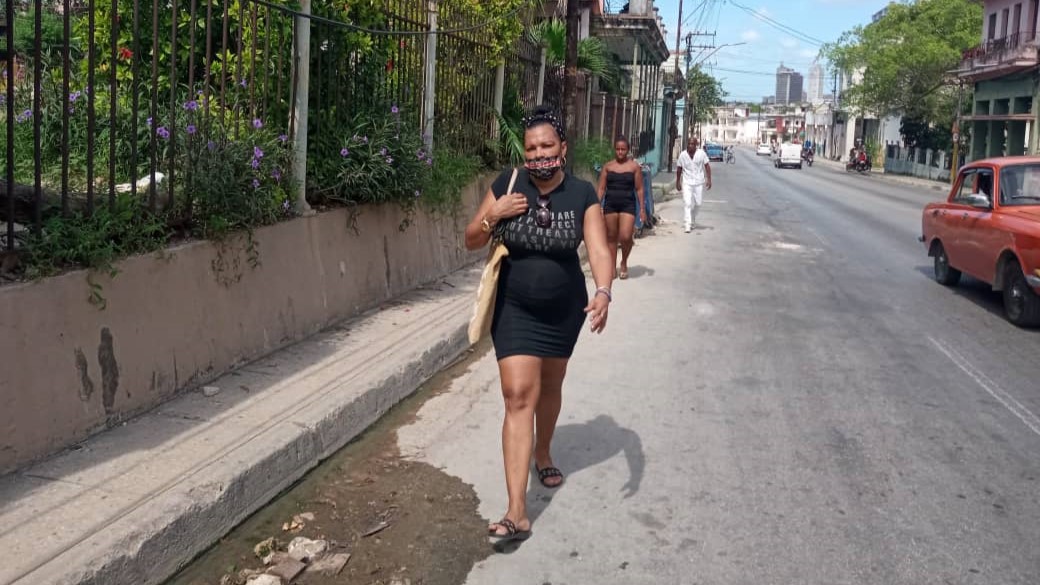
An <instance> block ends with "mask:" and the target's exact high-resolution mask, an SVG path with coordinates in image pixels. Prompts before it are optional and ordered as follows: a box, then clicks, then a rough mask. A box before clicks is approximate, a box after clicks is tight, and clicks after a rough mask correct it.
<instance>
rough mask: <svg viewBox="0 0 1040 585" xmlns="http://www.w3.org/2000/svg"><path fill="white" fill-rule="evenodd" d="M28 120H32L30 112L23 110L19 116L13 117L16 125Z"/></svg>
mask: <svg viewBox="0 0 1040 585" xmlns="http://www.w3.org/2000/svg"><path fill="white" fill-rule="evenodd" d="M29 118H32V110H25V111H24V112H22V113H21V114H18V115H17V116H15V121H16V122H18V123H22V122H25V121H27V120H28V119H29Z"/></svg>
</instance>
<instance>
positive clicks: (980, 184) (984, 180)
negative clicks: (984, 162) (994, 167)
mask: <svg viewBox="0 0 1040 585" xmlns="http://www.w3.org/2000/svg"><path fill="white" fill-rule="evenodd" d="M970 195H985V196H986V198H987V199H989V200H990V201H991V202H992V201H993V171H991V170H989V169H971V170H969V171H966V172H965V173H964V179H963V180H962V181H961V186H960V189H958V190H957V196H956V197H954V199H953V202H954V203H960V204H961V205H971V203H970V202H969V200H968V197H969V196H970Z"/></svg>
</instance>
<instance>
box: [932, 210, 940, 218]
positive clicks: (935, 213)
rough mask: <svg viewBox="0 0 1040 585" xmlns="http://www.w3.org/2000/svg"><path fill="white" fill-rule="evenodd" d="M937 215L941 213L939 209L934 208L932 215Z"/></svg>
mask: <svg viewBox="0 0 1040 585" xmlns="http://www.w3.org/2000/svg"><path fill="white" fill-rule="evenodd" d="M937 215H939V210H938V209H933V210H932V217H935V216H937Z"/></svg>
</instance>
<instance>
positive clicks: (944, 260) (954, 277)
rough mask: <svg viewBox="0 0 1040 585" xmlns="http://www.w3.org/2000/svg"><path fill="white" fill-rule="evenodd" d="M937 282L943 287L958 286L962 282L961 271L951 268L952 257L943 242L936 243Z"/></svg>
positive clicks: (934, 255)
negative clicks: (947, 253)
mask: <svg viewBox="0 0 1040 585" xmlns="http://www.w3.org/2000/svg"><path fill="white" fill-rule="evenodd" d="M932 256H933V257H934V258H935V281H936V282H938V283H939V284H941V285H943V286H956V284H957V283H958V282H960V281H961V271H960V270H957V269H956V268H954V267H952V266H950V257H949V256H947V255H946V248H943V245H942V243H941V242H936V243H935V253H934V254H932Z"/></svg>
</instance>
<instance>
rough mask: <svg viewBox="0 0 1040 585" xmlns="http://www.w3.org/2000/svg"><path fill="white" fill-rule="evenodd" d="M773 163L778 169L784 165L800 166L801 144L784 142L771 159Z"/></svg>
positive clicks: (798, 167) (797, 167)
mask: <svg viewBox="0 0 1040 585" xmlns="http://www.w3.org/2000/svg"><path fill="white" fill-rule="evenodd" d="M773 165H775V166H776V168H778V169H782V168H784V167H794V168H796V169H800V168H802V146H801V145H800V144H791V143H790V142H786V143H784V144H783V145H782V146H781V147H780V150H779V151H777V153H776V158H774V159H773Z"/></svg>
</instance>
